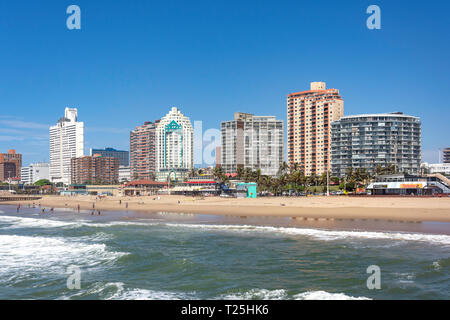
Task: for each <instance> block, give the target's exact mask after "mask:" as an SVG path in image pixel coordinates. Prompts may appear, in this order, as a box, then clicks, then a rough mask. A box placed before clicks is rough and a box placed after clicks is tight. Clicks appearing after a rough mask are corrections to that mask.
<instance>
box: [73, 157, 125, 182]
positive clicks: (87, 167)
mask: <svg viewBox="0 0 450 320" xmlns="http://www.w3.org/2000/svg"><path fill="white" fill-rule="evenodd" d="M119 164H120V161H119V159H118V158H112V157H102V156H100V155H95V156H84V157H79V158H72V159H71V181H72V184H116V183H118V182H119Z"/></svg>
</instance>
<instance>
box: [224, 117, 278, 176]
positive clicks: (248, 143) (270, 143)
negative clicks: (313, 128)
mask: <svg viewBox="0 0 450 320" xmlns="http://www.w3.org/2000/svg"><path fill="white" fill-rule="evenodd" d="M234 118H235V119H234V120H231V121H223V122H221V125H220V127H221V140H222V147H221V153H222V154H221V161H220V165H221V166H222V168H223V170H224V172H226V173H236V172H237V169H238V168H239V167H242V168H245V169H251V170H255V171H256V170H258V169H260V170H261V174H263V175H268V176H276V175H277V173H278V171H279V169H280V165H281V164H282V163H283V157H284V143H283V132H284V129H283V121H282V120H277V119H276V118H275V116H255V115H253V114H248V113H241V112H236V113H235V115H234Z"/></svg>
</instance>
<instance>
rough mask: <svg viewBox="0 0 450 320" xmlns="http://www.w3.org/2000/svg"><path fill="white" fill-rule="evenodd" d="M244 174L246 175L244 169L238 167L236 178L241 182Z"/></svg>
mask: <svg viewBox="0 0 450 320" xmlns="http://www.w3.org/2000/svg"><path fill="white" fill-rule="evenodd" d="M244 174H245V171H244V168H243V167H241V166H239V167H237V170H236V178H237V179H238V180H241V179H242V177H243V176H244Z"/></svg>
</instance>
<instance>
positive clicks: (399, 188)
mask: <svg viewBox="0 0 450 320" xmlns="http://www.w3.org/2000/svg"><path fill="white" fill-rule="evenodd" d="M367 190H368V192H369V193H370V194H372V195H403V196H406V195H417V196H425V195H435V194H450V180H449V179H448V178H446V177H444V176H442V175H440V174H430V175H426V176H417V175H408V174H395V175H383V176H379V177H377V179H376V181H375V182H373V183H371V184H370V185H369V186H368V187H367Z"/></svg>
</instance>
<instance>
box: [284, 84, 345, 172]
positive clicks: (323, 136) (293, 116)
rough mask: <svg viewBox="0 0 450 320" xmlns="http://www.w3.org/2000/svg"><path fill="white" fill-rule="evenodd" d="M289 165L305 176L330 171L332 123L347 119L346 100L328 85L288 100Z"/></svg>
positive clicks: (292, 96)
mask: <svg viewBox="0 0 450 320" xmlns="http://www.w3.org/2000/svg"><path fill="white" fill-rule="evenodd" d="M287 113H288V122H287V143H288V163H289V165H290V166H293V165H294V164H296V163H297V164H299V167H300V169H301V170H302V171H303V172H304V173H305V174H306V175H308V176H309V175H312V174H316V175H321V174H322V173H324V172H327V171H329V170H331V152H330V151H331V122H332V121H335V120H339V119H340V118H341V117H342V116H343V115H344V100H343V99H342V97H341V96H340V94H339V90H337V89H327V88H326V83H325V82H312V83H311V90H308V91H302V92H297V93H291V94H289V95H288V97H287Z"/></svg>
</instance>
